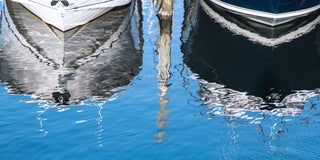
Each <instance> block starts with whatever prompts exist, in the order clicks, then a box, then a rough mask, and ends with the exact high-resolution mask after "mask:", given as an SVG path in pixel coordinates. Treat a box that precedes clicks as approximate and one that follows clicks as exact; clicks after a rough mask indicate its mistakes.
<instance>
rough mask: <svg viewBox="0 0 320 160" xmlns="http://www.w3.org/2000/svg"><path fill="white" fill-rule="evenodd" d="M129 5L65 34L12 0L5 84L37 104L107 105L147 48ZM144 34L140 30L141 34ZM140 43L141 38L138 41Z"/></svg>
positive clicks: (6, 23) (7, 10)
mask: <svg viewBox="0 0 320 160" xmlns="http://www.w3.org/2000/svg"><path fill="white" fill-rule="evenodd" d="M133 7H134V4H132V5H131V6H130V5H128V6H125V7H121V8H116V9H115V10H113V11H111V12H108V13H107V14H104V15H103V16H101V17H99V18H97V19H95V20H94V21H92V22H90V23H88V24H86V25H84V26H80V27H78V28H75V29H72V30H70V31H68V32H61V31H59V30H57V29H55V28H53V27H51V26H48V25H47V24H45V23H43V22H42V21H41V20H40V19H38V18H37V17H36V16H35V15H33V14H32V13H30V12H29V11H28V10H26V9H25V8H23V7H22V6H21V5H20V4H18V3H15V2H12V1H6V5H5V6H4V10H3V12H2V31H3V33H2V39H4V42H3V44H4V45H3V46H2V47H1V55H0V64H1V65H0V73H1V75H0V80H1V82H3V83H6V85H8V86H9V87H8V93H9V94H25V95H31V96H33V98H34V100H32V101H39V100H40V101H45V102H48V103H49V104H50V103H56V104H58V105H79V104H81V103H82V102H83V101H86V100H90V99H93V100H97V101H104V100H105V99H106V98H109V97H112V96H113V95H114V94H116V93H118V92H121V91H122V90H121V89H120V90H119V89H117V88H119V87H123V86H126V85H128V84H130V82H131V80H132V79H133V78H134V77H135V76H136V75H137V74H139V71H140V68H139V67H140V66H141V65H142V52H141V50H140V49H141V48H137V47H136V46H138V47H139V46H141V44H138V45H136V44H135V43H138V42H135V40H136V39H134V37H133V34H131V31H132V29H137V28H134V26H132V22H131V18H132V14H133V12H132V8H133ZM135 32H138V31H135ZM138 40H139V39H138Z"/></svg>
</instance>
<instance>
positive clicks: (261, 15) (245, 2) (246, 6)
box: [206, 0, 320, 26]
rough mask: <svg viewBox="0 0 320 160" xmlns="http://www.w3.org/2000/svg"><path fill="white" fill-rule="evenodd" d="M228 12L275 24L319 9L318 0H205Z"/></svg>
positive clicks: (319, 2) (319, 1) (267, 23)
mask: <svg viewBox="0 0 320 160" xmlns="http://www.w3.org/2000/svg"><path fill="white" fill-rule="evenodd" d="M206 1H207V2H209V3H211V4H212V5H215V6H218V7H220V8H222V9H224V10H226V11H228V12H232V13H235V14H238V15H241V16H244V17H246V18H249V19H251V20H254V21H258V22H260V23H263V24H266V25H270V26H276V25H280V24H283V23H286V22H288V21H291V20H293V19H296V18H299V17H303V16H306V15H308V14H310V13H312V12H315V11H317V10H319V8H320V0H259V1H258V0H206Z"/></svg>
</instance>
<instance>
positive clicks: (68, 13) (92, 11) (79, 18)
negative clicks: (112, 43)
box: [12, 0, 131, 31]
mask: <svg viewBox="0 0 320 160" xmlns="http://www.w3.org/2000/svg"><path fill="white" fill-rule="evenodd" d="M12 1H15V2H19V3H21V4H22V5H23V6H24V7H26V8H27V9H28V10H29V11H31V12H32V13H34V14H35V15H37V16H38V17H39V18H41V19H42V20H43V21H44V22H46V23H48V24H50V25H52V26H54V27H56V28H58V29H59V30H61V31H67V30H70V29H72V28H75V27H77V26H80V25H84V24H86V23H88V22H89V21H91V20H93V19H95V18H97V17H99V16H101V15H103V14H104V13H106V12H108V11H110V10H111V9H113V8H114V7H118V6H123V5H126V4H129V3H130V2H131V0H113V1H110V0H100V1H101V2H99V3H95V4H93V3H91V4H90V3H89V4H86V3H84V2H82V6H79V5H78V4H77V2H75V3H72V0H69V2H70V5H69V6H67V7H66V6H63V5H62V4H61V3H58V4H57V5H56V6H51V5H50V2H51V0H42V1H33V0H12ZM79 3H81V0H80V1H79Z"/></svg>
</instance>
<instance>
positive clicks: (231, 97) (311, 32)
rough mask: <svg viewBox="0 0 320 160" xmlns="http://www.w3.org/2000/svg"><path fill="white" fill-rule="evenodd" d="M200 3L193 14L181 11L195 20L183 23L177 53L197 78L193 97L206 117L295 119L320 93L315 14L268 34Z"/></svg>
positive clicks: (319, 37)
mask: <svg viewBox="0 0 320 160" xmlns="http://www.w3.org/2000/svg"><path fill="white" fill-rule="evenodd" d="M200 4H201V7H202V8H201V7H199V8H198V10H197V11H196V13H189V12H188V11H187V12H186V14H193V15H195V17H196V20H193V21H194V23H192V21H189V20H188V19H186V21H185V22H184V29H185V30H184V34H183V38H182V42H183V45H182V52H183V53H184V63H185V64H186V65H187V66H188V68H189V69H190V70H191V71H192V72H193V73H194V74H195V76H196V77H197V78H198V79H199V80H198V81H199V85H200V90H199V91H198V93H197V94H198V96H200V97H201V100H202V102H203V104H204V105H205V106H208V110H207V111H206V115H211V116H215V115H227V116H232V117H242V118H248V113H247V112H248V111H250V112H259V113H260V112H262V113H267V114H271V115H273V114H275V115H278V116H285V115H291V116H296V115H299V114H300V113H301V111H302V110H303V109H304V107H305V105H306V104H307V103H309V102H308V101H309V98H311V97H316V96H317V95H318V94H319V93H320V92H319V89H317V88H319V87H320V72H319V71H320V46H319V44H320V31H319V26H316V24H317V23H318V22H319V17H317V16H318V15H316V16H314V15H313V18H312V17H311V20H310V19H308V20H309V21H303V20H302V21H301V20H300V21H295V22H296V23H298V22H299V23H298V24H288V25H284V26H279V27H280V28H272V27H269V30H270V32H272V33H273V34H272V35H270V34H269V33H267V34H266V33H264V32H260V31H266V30H268V28H267V27H263V26H262V28H261V25H258V24H255V23H254V22H247V23H240V22H244V21H242V20H240V19H233V20H234V21H228V18H229V17H228V16H230V15H225V16H221V15H220V14H218V13H217V12H215V11H214V10H213V9H212V8H209V7H208V5H206V4H205V2H204V1H202V0H200ZM207 13H208V14H207ZM212 15H214V16H216V17H212ZM185 17H194V16H190V15H188V16H185ZM211 18H214V20H213V19H211ZM309 18H310V17H309ZM230 20H231V19H230ZM238 22H239V23H238ZM249 25H250V27H248V28H246V26H249ZM221 26H222V27H221ZM253 27H256V28H255V29H253ZM186 32H188V33H189V34H186ZM234 33H236V35H235V34H234ZM242 33H244V34H242ZM246 33H248V34H246ZM185 35H187V36H185ZM247 38H249V40H248V39H247ZM289 41H290V43H284V42H289ZM274 45H277V46H274ZM251 118H252V117H251Z"/></svg>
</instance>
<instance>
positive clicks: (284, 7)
mask: <svg viewBox="0 0 320 160" xmlns="http://www.w3.org/2000/svg"><path fill="white" fill-rule="evenodd" d="M221 1H222V2H225V3H229V4H232V5H235V6H239V7H243V8H248V9H252V10H257V11H263V12H268V13H275V14H278V13H285V12H293V11H298V10H303V9H308V8H311V7H314V6H317V5H319V4H320V1H319V0H221Z"/></svg>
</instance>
